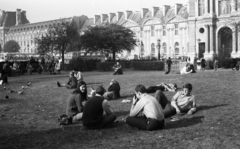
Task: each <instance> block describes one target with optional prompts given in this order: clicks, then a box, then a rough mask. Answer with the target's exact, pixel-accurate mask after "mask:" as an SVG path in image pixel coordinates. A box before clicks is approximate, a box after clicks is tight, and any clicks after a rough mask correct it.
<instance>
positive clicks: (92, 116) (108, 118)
mask: <svg viewBox="0 0 240 149" xmlns="http://www.w3.org/2000/svg"><path fill="white" fill-rule="evenodd" d="M105 91H106V90H105V89H104V88H103V87H102V86H98V87H97V88H96V95H95V96H93V97H91V98H90V99H88V101H87V102H86V104H85V107H84V110H83V117H82V121H83V126H85V127H86V128H89V129H99V128H103V127H107V126H109V125H111V124H112V123H113V122H114V121H115V120H116V118H117V116H116V115H115V114H114V113H113V112H112V111H111V109H110V106H109V104H108V101H107V100H106V99H104V97H103V94H104V93H105ZM104 112H105V113H106V115H104V114H103V113H104Z"/></svg>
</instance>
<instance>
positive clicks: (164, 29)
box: [163, 26, 166, 36]
mask: <svg viewBox="0 0 240 149" xmlns="http://www.w3.org/2000/svg"><path fill="white" fill-rule="evenodd" d="M163 36H166V26H163Z"/></svg>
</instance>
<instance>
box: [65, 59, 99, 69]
mask: <svg viewBox="0 0 240 149" xmlns="http://www.w3.org/2000/svg"><path fill="white" fill-rule="evenodd" d="M99 61H100V60H93V59H92V60H83V59H81V58H74V59H72V60H71V61H70V62H69V64H65V69H67V70H77V71H92V70H96V64H97V63H98V62H99Z"/></svg>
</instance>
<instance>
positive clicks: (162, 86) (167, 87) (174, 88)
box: [147, 83, 178, 93]
mask: <svg viewBox="0 0 240 149" xmlns="http://www.w3.org/2000/svg"><path fill="white" fill-rule="evenodd" d="M177 89H178V88H177V84H175V83H173V84H167V83H161V84H158V85H156V86H150V87H148V88H147V93H155V92H156V91H157V90H161V91H168V92H176V91H177Z"/></svg>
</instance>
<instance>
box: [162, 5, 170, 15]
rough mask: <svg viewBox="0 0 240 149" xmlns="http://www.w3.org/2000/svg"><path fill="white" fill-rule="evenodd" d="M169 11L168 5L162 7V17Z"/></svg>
mask: <svg viewBox="0 0 240 149" xmlns="http://www.w3.org/2000/svg"><path fill="white" fill-rule="evenodd" d="M169 9H170V6H169V5H163V16H165V15H166V14H167V12H168V10H169Z"/></svg>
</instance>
